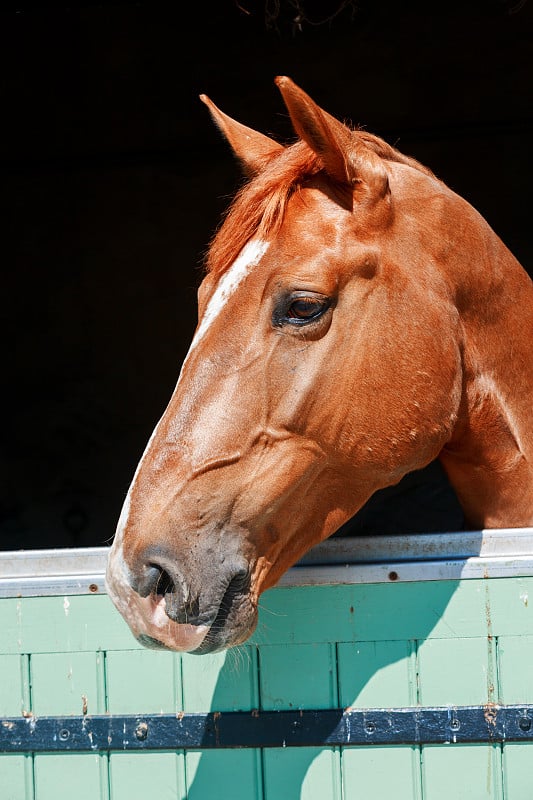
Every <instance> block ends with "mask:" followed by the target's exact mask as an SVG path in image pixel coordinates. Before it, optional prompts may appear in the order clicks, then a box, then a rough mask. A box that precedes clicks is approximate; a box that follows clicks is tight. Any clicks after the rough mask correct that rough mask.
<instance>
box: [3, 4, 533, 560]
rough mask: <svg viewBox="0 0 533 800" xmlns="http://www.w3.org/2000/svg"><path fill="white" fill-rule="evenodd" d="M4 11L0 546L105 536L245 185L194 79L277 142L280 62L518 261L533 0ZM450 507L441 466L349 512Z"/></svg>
mask: <svg viewBox="0 0 533 800" xmlns="http://www.w3.org/2000/svg"><path fill="white" fill-rule="evenodd" d="M2 9H3V10H2V11H0V42H1V46H0V58H1V59H2V61H3V68H2V81H1V84H0V93H1V104H2V119H3V121H2V125H1V127H0V143H1V155H0V157H1V170H2V182H1V197H2V223H3V234H2V239H3V241H2V244H3V256H2V264H3V278H2V282H3V291H2V303H1V313H2V316H3V320H4V336H3V341H4V346H5V351H4V358H3V360H2V363H3V400H4V414H3V425H2V433H1V441H2V452H3V458H2V471H3V475H2V480H1V484H0V486H1V488H0V491H1V494H0V541H1V548H2V549H4V550H11V549H21V548H23V549H29V548H42V547H80V546H102V545H106V544H108V543H109V542H110V541H111V539H112V536H113V533H114V529H115V525H116V521H117V519H118V515H119V512H120V508H121V505H122V502H123V500H124V497H125V494H126V491H127V488H128V485H129V482H130V480H131V477H132V475H133V472H134V470H135V466H136V463H137V461H138V459H139V457H140V455H141V453H142V451H143V449H144V446H145V443H146V441H147V440H148V438H149V436H150V433H151V431H152V429H153V427H154V425H155V423H156V422H157V420H158V418H159V416H160V415H161V413H162V411H163V410H164V408H165V406H166V403H167V402H168V399H169V398H170V395H171V393H172V390H173V388H174V385H175V382H176V379H177V376H178V373H179V368H180V365H181V363H182V361H183V359H184V357H185V354H186V352H187V349H188V345H189V342H190V340H191V338H192V334H193V331H194V327H195V325H196V289H197V286H198V284H199V281H200V277H201V268H202V258H203V255H204V253H205V250H206V248H207V246H208V243H209V240H210V238H211V236H212V234H213V233H214V231H215V229H216V226H217V225H218V223H219V220H220V215H221V214H222V212H223V210H224V209H225V208H226V206H227V204H228V202H229V199H230V197H231V195H232V193H233V192H234V191H235V190H236V188H237V187H238V186H239V185H240V182H241V173H240V170H239V168H238V166H237V164H236V162H235V161H234V159H233V157H232V155H231V153H230V150H229V148H228V146H227V144H226V143H225V142H224V141H223V139H222V137H221V136H220V135H219V134H218V132H217V131H216V129H215V128H214V125H213V123H212V122H211V119H210V117H209V115H208V113H207V110H206V108H205V107H204V106H203V104H202V103H201V102H200V100H199V99H198V95H199V94H200V93H206V94H207V95H209V96H210V97H211V98H212V100H213V101H214V102H215V103H216V104H217V105H218V106H219V107H220V108H221V109H222V110H223V111H225V112H226V113H228V114H230V115H231V116H233V117H234V118H236V119H238V120H239V121H241V122H243V123H244V124H246V125H248V126H250V127H254V128H256V129H258V130H260V131H262V132H264V133H267V134H269V135H272V136H274V137H275V138H278V139H280V140H281V141H290V140H292V138H293V133H292V130H291V128H290V125H289V120H288V116H287V114H286V111H285V108H284V106H283V103H282V100H281V97H280V95H279V92H278V90H277V88H276V87H275V85H274V77H275V76H276V75H280V74H281V75H282V74H285V75H288V76H290V77H291V78H292V79H293V80H295V81H296V82H297V83H298V84H299V85H300V86H301V87H302V88H303V89H305V90H306V91H307V92H308V93H309V94H310V95H311V96H312V97H313V98H314V99H315V100H316V101H317V102H318V103H320V104H321V105H322V106H323V107H324V108H325V109H327V110H328V111H329V112H331V113H332V114H334V115H336V116H338V117H339V118H341V119H345V120H349V121H351V122H353V123H354V124H361V125H363V126H364V127H365V128H366V129H367V130H369V131H371V132H373V133H376V134H378V135H381V136H383V137H384V138H385V139H386V140H387V141H388V142H390V143H391V144H393V145H396V146H397V147H399V148H400V149H401V150H402V151H403V152H405V153H407V154H409V155H412V156H414V157H416V158H418V159H419V160H420V161H422V162H423V163H424V164H427V165H428V166H429V167H430V168H431V169H432V170H433V171H434V172H435V173H436V174H437V175H438V176H439V177H440V178H442V179H443V180H444V181H445V182H446V183H447V184H448V185H449V186H450V187H451V188H452V189H454V190H455V191H456V192H458V193H459V194H461V195H462V196H463V197H465V198H466V199H467V200H468V201H469V202H471V203H472V204H473V205H474V206H475V207H476V208H477V209H478V210H479V211H480V212H481V213H482V214H483V216H485V218H486V219H487V221H488V222H489V224H490V225H491V226H492V227H493V228H494V230H495V231H496V232H497V233H498V235H499V236H500V237H501V238H502V239H503V241H504V242H505V243H506V244H507V245H508V247H509V248H510V249H511V250H512V251H513V252H514V254H515V255H516V256H517V258H518V259H519V261H521V263H522V264H523V265H524V267H526V269H527V268H528V267H529V265H531V263H532V260H531V247H532V245H531V236H530V234H529V231H530V219H529V217H530V203H529V198H530V178H531V175H530V152H531V128H532V117H531V74H532V72H531V52H532V33H533V24H532V17H533V14H532V11H533V2H531V1H530V2H526V1H525V0H479V2H468V0H464V2H453V0H452V1H451V2H450V1H449V0H448V1H447V2H444V1H443V0H435V2H433V3H429V4H428V3H426V2H411V3H398V2H394V1H393V0H356V1H355V0H354V2H341V0H339V1H338V2H312V1H311V0H309V1H308V0H279V3H271V2H267V0H264V2H253V1H252V0H240V2H239V3H237V2H235V1H233V0H226V2H220V0H219V1H218V2H203V3H189V4H184V3H176V2H172V3H171V2H167V3H165V2H157V0H151V1H150V2H148V0H147V1H146V2H142V0H141V1H140V2H129V3H128V2H123V3H119V2H115V3H98V4H97V3H81V4H77V5H76V4H70V5H66V4H61V3H46V2H45V3H40V4H32V3H27V4H25V3H24V2H21V3H18V4H15V3H10V2H7V3H4V4H3V6H2ZM328 18H329V19H328ZM463 525H464V522H463V517H462V513H461V510H460V508H459V506H458V504H457V501H456V499H455V496H454V494H453V492H452V491H451V489H450V487H449V485H448V484H447V482H446V480H445V477H444V475H443V473H442V470H441V469H440V468H439V465H438V463H436V462H435V463H434V464H432V465H430V466H429V467H428V468H427V469H425V470H422V471H420V472H418V473H414V474H411V475H408V476H407V477H406V478H405V479H404V480H403V481H402V482H401V483H400V484H399V485H398V486H395V487H392V488H391V489H387V490H384V491H382V492H379V493H377V494H376V495H375V496H374V497H373V498H371V500H370V501H369V502H368V503H367V505H366V506H365V507H364V508H363V509H362V510H361V511H360V512H359V514H358V515H357V516H356V517H355V518H354V519H353V520H352V521H351V522H350V523H349V524H348V525H347V526H345V527H344V528H343V529H342V532H346V531H347V530H348V531H349V532H352V533H359V534H373V533H407V532H416V531H444V530H459V529H461V527H463Z"/></svg>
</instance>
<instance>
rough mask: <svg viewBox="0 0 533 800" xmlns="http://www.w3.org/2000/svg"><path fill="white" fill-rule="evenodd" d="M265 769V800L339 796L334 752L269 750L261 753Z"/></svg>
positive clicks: (324, 799) (337, 756)
mask: <svg viewBox="0 0 533 800" xmlns="http://www.w3.org/2000/svg"><path fill="white" fill-rule="evenodd" d="M264 766H265V798H266V799H267V800H280V798H283V800H330V798H331V799H332V800H333V799H336V798H340V797H341V796H342V795H341V785H340V754H339V751H338V749H336V748H331V747H323V748H320V747H296V748H285V749H282V748H274V749H268V750H265V751H264ZM347 797H350V795H347Z"/></svg>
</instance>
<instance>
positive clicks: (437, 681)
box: [418, 637, 498, 706]
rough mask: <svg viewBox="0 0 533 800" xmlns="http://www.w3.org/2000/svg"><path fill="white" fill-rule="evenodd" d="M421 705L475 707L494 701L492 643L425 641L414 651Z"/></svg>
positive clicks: (490, 640) (482, 640)
mask: <svg viewBox="0 0 533 800" xmlns="http://www.w3.org/2000/svg"><path fill="white" fill-rule="evenodd" d="M418 665H419V681H420V702H421V704H422V705H427V706H439V705H477V704H481V703H488V702H496V701H497V699H498V686H497V668H496V640H495V639H494V638H492V637H486V638H484V637H479V638H471V639H461V638H457V639H426V640H425V641H423V642H421V643H420V645H419V648H418Z"/></svg>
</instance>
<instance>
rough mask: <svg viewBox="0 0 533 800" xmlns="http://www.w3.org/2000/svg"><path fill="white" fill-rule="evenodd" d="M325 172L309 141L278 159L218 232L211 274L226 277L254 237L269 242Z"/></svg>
mask: <svg viewBox="0 0 533 800" xmlns="http://www.w3.org/2000/svg"><path fill="white" fill-rule="evenodd" d="M353 134H354V136H355V137H356V138H357V139H359V140H360V142H361V143H362V144H364V145H365V146H366V147H368V148H369V149H371V150H373V151H374V152H375V153H376V154H377V155H378V156H380V158H382V159H384V160H385V161H396V162H399V163H400V164H406V165H407V166H410V167H412V168H413V169H416V170H418V171H419V172H423V173H424V174H426V175H429V176H431V177H434V175H433V173H432V172H431V170H429V169H428V168H427V167H425V166H423V165H422V164H420V162H418V161H416V160H415V159H414V158H410V157H409V156H406V155H404V154H403V153H401V152H400V151H399V150H396V149H395V148H394V147H391V145H389V144H387V142H385V141H384V140H383V139H380V137H379V136H375V135H374V134H372V133H368V132H367V131H363V130H354V131H353ZM319 172H323V166H322V163H321V161H320V159H319V157H318V156H317V155H316V154H315V153H314V152H313V151H312V150H311V148H310V147H308V145H307V144H306V143H305V142H303V141H300V140H299V141H297V142H295V143H294V144H291V145H289V146H288V147H286V148H285V149H284V150H283V151H282V152H281V153H279V154H277V155H276V156H274V157H273V158H272V159H271V160H270V161H269V162H268V163H266V164H265V167H264V169H263V170H262V171H261V172H260V173H259V174H258V175H256V176H255V177H254V178H252V179H251V180H250V181H248V182H247V183H246V184H245V185H244V186H243V187H242V188H241V189H240V190H239V191H238V192H237V194H236V195H235V197H234V199H233V201H232V202H231V204H230V205H229V207H228V209H227V210H226V212H225V214H224V215H223V216H222V220H221V224H220V225H219V227H218V229H217V231H216V232H215V234H214V236H213V238H212V240H211V244H210V246H209V249H208V251H207V256H206V259H205V270H206V271H207V272H209V273H213V274H214V275H222V274H223V273H224V272H226V270H228V269H229V267H230V266H231V264H232V263H233V262H234V261H235V259H236V258H237V256H238V254H239V253H240V251H241V250H242V248H243V247H244V245H245V244H246V243H247V242H248V241H249V240H250V239H251V238H252V237H253V236H258V237H260V238H267V237H268V236H269V235H270V234H272V233H275V232H276V230H277V229H278V228H279V226H280V225H281V222H282V220H283V214H284V211H285V207H286V205H287V201H288V200H289V198H290V196H291V195H292V194H293V192H295V191H296V190H297V189H299V188H300V187H301V186H302V185H303V183H304V182H305V181H306V180H308V179H309V178H312V177H313V176H314V175H317V174H318V173H319Z"/></svg>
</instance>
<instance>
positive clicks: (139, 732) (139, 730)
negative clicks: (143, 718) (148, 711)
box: [135, 722, 148, 742]
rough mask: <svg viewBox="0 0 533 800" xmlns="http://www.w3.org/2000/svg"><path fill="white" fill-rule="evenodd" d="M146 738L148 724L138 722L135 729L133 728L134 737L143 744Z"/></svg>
mask: <svg viewBox="0 0 533 800" xmlns="http://www.w3.org/2000/svg"><path fill="white" fill-rule="evenodd" d="M147 736H148V723H146V722H138V723H137V727H136V728H135V737H136V738H137V739H138V740H139V741H140V742H143V741H144V740H145V739H146V737H147Z"/></svg>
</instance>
